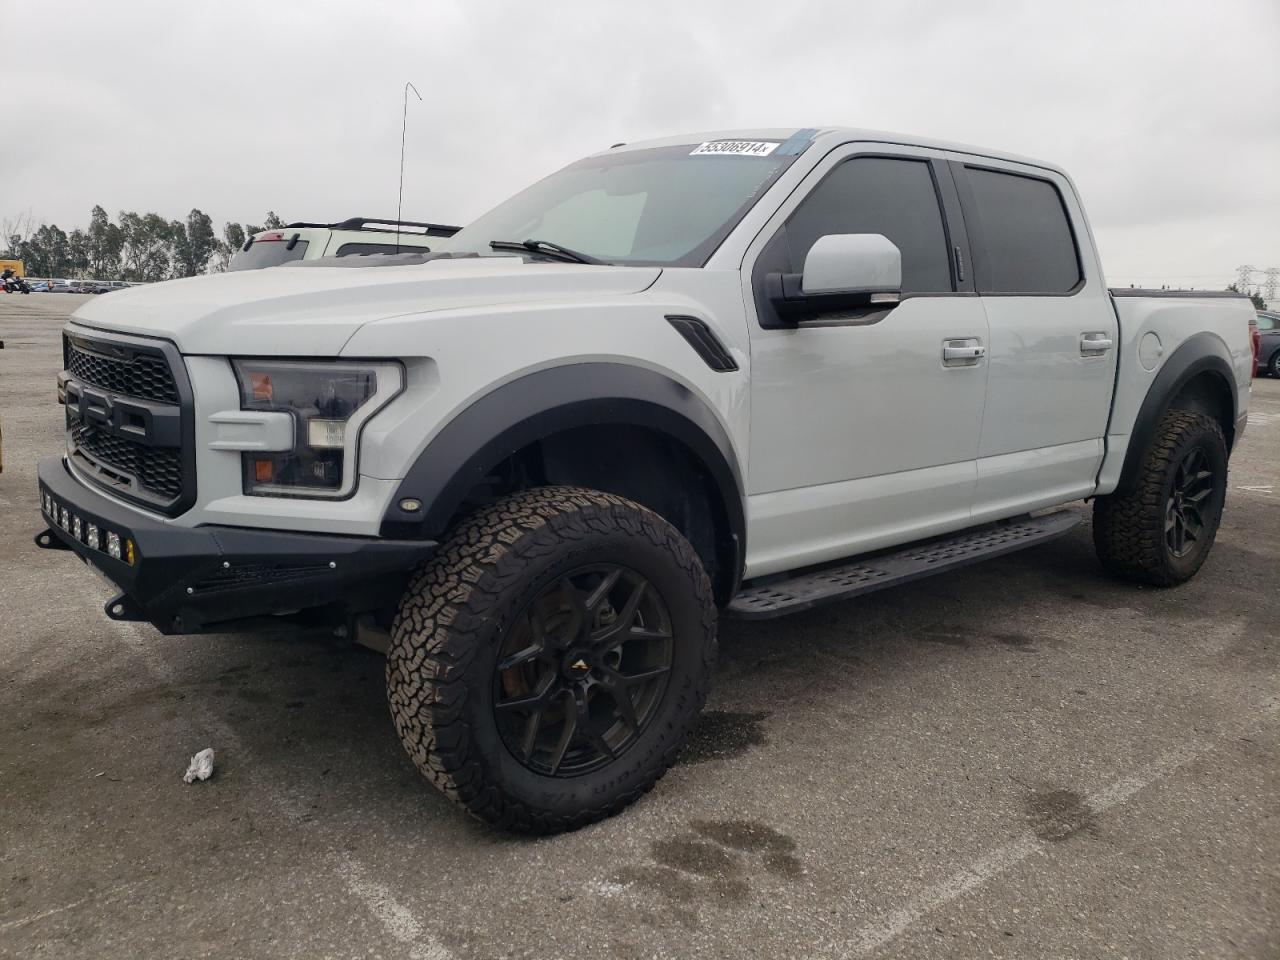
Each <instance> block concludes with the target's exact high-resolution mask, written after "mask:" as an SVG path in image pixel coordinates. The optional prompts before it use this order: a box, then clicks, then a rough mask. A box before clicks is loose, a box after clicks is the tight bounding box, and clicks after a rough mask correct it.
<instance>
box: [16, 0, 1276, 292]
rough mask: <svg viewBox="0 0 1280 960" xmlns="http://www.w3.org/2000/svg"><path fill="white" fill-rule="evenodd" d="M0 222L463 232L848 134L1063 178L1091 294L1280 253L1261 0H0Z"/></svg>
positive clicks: (1268, 4) (1217, 281) (1270, 2)
mask: <svg viewBox="0 0 1280 960" xmlns="http://www.w3.org/2000/svg"><path fill="white" fill-rule="evenodd" d="M0 12H2V13H3V20H2V21H0V22H2V23H3V24H4V30H5V36H4V40H3V45H2V46H0V91H3V95H4V102H5V103H6V105H7V108H8V111H9V112H8V114H7V116H6V118H5V120H4V122H3V127H0V131H2V132H0V218H4V217H6V216H13V215H14V214H17V213H20V212H24V211H26V210H28V209H29V210H30V212H31V213H32V214H33V215H34V216H35V217H36V218H37V220H44V221H53V222H56V223H58V224H59V225H60V226H62V227H63V228H64V229H70V228H71V227H73V226H79V225H83V224H84V223H85V222H87V220H88V214H89V209H90V208H91V207H92V206H93V205H94V204H95V203H97V204H102V206H104V207H105V208H106V209H107V210H108V211H109V212H110V213H111V215H112V216H113V217H114V216H116V215H117V214H118V213H119V211H120V210H139V211H147V210H155V211H158V212H160V213H162V214H163V215H164V216H166V217H169V218H181V217H184V216H185V215H186V213H187V211H188V210H189V209H190V208H191V207H193V206H196V207H199V208H200V209H202V210H204V211H205V212H206V213H209V214H210V215H211V216H212V217H213V218H214V221H215V222H216V223H217V225H218V227H219V228H221V225H222V223H223V221H225V220H240V221H251V222H261V220H262V218H263V216H264V215H265V213H266V211H267V210H268V209H272V210H275V211H277V212H278V213H280V214H281V215H282V216H284V217H285V218H286V219H291V220H329V219H341V218H344V217H348V216H353V215H357V214H359V215H373V216H394V214H395V207H396V178H397V172H398V167H399V159H400V122H401V93H402V89H403V85H404V82H405V81H406V80H411V81H413V83H414V84H416V86H417V87H418V89H419V90H420V91H421V92H422V95H423V98H424V100H423V102H421V103H419V102H417V101H411V102H410V104H409V117H408V143H407V163H406V176H405V188H404V216H405V218H406V219H417V220H437V221H444V222H456V223H466V222H467V221H468V220H470V219H473V218H474V217H475V216H477V215H479V214H480V213H482V212H483V211H484V210H485V209H487V208H488V207H490V206H492V205H493V204H494V203H496V202H497V201H499V200H501V199H502V198H503V197H505V196H507V195H508V194H510V193H511V192H513V191H514V190H516V189H518V188H520V187H521V186H523V185H525V184H526V183H528V182H530V181H532V180H534V179H536V178H538V177H541V176H542V175H544V174H546V173H548V172H550V171H551V170H553V169H555V168H557V167H559V166H562V165H563V164H565V163H567V162H569V161H571V160H574V159H576V158H577V157H579V156H581V155H583V154H586V153H590V152H593V151H595V150H598V149H600V148H602V147H606V146H608V145H609V144H612V143H615V142H617V141H635V140H640V139H644V138H646V137H653V136H662V135H667V134H672V133H680V132H684V131H697V130H705V129H719V128H726V127H734V126H825V125H835V124H838V125H848V126H857V127H866V128H872V129H882V130H895V131H902V132H908V133H918V134H923V135H927V136H933V137H939V138H944V139H951V140H959V141H964V142H967V143H974V144H980V145H984V146H990V147H994V148H999V149H1004V150H1010V151H1014V152H1017V153H1022V154H1026V155H1029V156H1033V157H1039V158H1043V159H1046V160H1050V161H1054V162H1056V163H1059V164H1061V165H1062V166H1064V167H1066V168H1067V169H1068V171H1070V172H1071V173H1072V175H1073V176H1074V178H1075V180H1076V183H1077V186H1078V187H1079V188H1080V190H1081V192H1082V194H1083V197H1084V202H1085V206H1086V208H1087V210H1088V211H1089V213H1090V216H1091V219H1092V223H1093V227H1094V231H1095V234H1096V235H1097V237H1098V240H1099V243H1100V245H1101V247H1102V253H1103V261H1104V266H1105V268H1106V270H1107V274H1108V279H1109V280H1110V281H1111V282H1112V283H1129V282H1148V283H1152V282H1154V283H1157V284H1158V283H1160V282H1169V283H1175V282H1180V283H1183V284H1186V285H1196V286H1207V285H1215V286H1220V285H1222V284H1223V283H1225V282H1226V281H1228V280H1230V279H1231V278H1232V276H1233V271H1234V268H1235V267H1236V266H1237V265H1239V264H1241V263H1252V264H1254V265H1255V266H1258V267H1270V266H1280V0H1214V2H1212V3H1209V2H1205V0H1196V2H1170V0H1148V2H1139V0H1130V2H1122V0H1098V2H1080V0H1077V2H1074V3H1051V2H995V0H991V2H984V0H963V2H954V0H948V2H943V0H882V2H873V3H872V2H852V0H850V2H834V0H833V2H799V0H775V2H769V3H759V2H747V0H715V2H698V0H684V2H665V0H662V2H655V0H631V2H626V3H622V2H617V3H615V2H606V0H589V2H560V0H540V2H521V3H514V2H512V3H507V2H503V0H490V2H487V3H477V2H471V3H467V2H458V3H449V2H441V0H416V2H410V0H400V2H374V0H356V2H352V0H344V2H320V0H307V2H283V0H272V2H263V0H253V2H238V0H235V2H233V0H219V2H216V3H185V2H184V3H175V2H173V0H156V2H141V0H112V2H109V3H108V2H101V3H96V2H95V3H91V2H87V0H80V2H65V0H35V2H33V0H0Z"/></svg>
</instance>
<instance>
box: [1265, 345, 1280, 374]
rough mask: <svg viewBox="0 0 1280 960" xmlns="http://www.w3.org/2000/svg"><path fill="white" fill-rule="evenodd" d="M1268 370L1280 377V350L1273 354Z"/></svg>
mask: <svg viewBox="0 0 1280 960" xmlns="http://www.w3.org/2000/svg"><path fill="white" fill-rule="evenodd" d="M1267 372H1268V373H1269V374H1271V375H1272V376H1273V377H1280V350H1277V351H1276V352H1275V353H1273V354H1272V355H1271V362H1270V363H1269V364H1267Z"/></svg>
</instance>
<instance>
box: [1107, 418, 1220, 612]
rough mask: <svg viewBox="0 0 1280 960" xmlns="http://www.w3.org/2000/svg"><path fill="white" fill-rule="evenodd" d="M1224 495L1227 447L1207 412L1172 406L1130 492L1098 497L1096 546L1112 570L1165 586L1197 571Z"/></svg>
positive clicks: (1212, 535) (1213, 533)
mask: <svg viewBox="0 0 1280 960" xmlns="http://www.w3.org/2000/svg"><path fill="white" fill-rule="evenodd" d="M1226 493H1227V445H1226V440H1225V439H1224V438H1223V435H1222V428H1221V427H1220V426H1219V425H1218V422H1217V421H1216V420H1214V419H1213V418H1212V417H1208V416H1205V415H1204V414H1200V413H1192V412H1190V411H1186V410H1170V411H1169V412H1167V413H1166V414H1165V415H1164V417H1163V419H1162V420H1161V421H1160V425H1159V427H1158V428H1157V431H1156V436H1155V439H1154V441H1153V442H1152V444H1151V448H1150V449H1149V450H1148V451H1147V453H1146V456H1145V458H1144V460H1143V464H1142V470H1141V472H1140V474H1139V476H1138V479H1137V482H1136V483H1135V485H1134V487H1133V489H1132V490H1130V491H1129V492H1127V493H1123V494H1118V493H1117V494H1112V495H1110V496H1106V497H1099V498H1098V499H1097V500H1095V501H1094V506H1093V543H1094V547H1095V549H1096V550H1097V552H1098V558H1099V559H1100V560H1101V561H1102V565H1103V566H1104V567H1106V569H1107V570H1108V571H1110V572H1111V573H1113V574H1115V575H1117V576H1120V577H1124V578H1126V579H1128V580H1135V581H1138V582H1141V583H1150V584H1155V585H1157V586H1162V587H1168V586H1173V585H1174V584H1178V583H1183V582H1185V581H1187V580H1189V579H1191V577H1193V576H1195V574H1196V571H1198V570H1199V569H1200V566H1201V565H1202V564H1203V563H1204V561H1205V559H1206V558H1207V557H1208V555H1209V551H1210V549H1211V548H1212V547H1213V541H1214V538H1215V537H1216V536H1217V533H1218V524H1219V522H1220V521H1221V519H1222V507H1223V504H1224V502H1225V501H1226Z"/></svg>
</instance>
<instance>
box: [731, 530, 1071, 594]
mask: <svg viewBox="0 0 1280 960" xmlns="http://www.w3.org/2000/svg"><path fill="white" fill-rule="evenodd" d="M1081 519H1082V518H1081V515H1080V514H1079V513H1077V512H1075V511H1074V510H1060V511H1058V512H1056V513H1050V514H1045V515H1044V516H1040V517H1026V518H1022V519H1019V520H1006V521H1002V522H1001V523H997V524H993V525H990V526H985V527H980V528H978V529H977V530H967V531H965V532H964V533H960V534H956V535H955V536H951V537H945V538H942V539H938V540H929V541H926V542H924V543H914V544H910V545H909V546H906V547H902V548H901V549H898V550H895V551H893V552H890V553H882V554H880V555H878V556H875V557H871V558H864V559H860V560H856V561H853V562H851V563H844V564H840V565H839V566H834V567H825V568H823V569H821V570H811V571H809V572H807V573H802V574H799V575H797V576H794V577H790V578H787V579H782V580H772V581H768V582H765V583H761V584H757V585H751V586H748V587H746V588H744V589H743V590H742V591H741V592H740V593H739V594H738V595H737V596H736V597H734V599H733V602H732V603H730V604H729V610H728V612H729V614H730V615H731V616H734V617H739V618H742V619H746V620H767V619H769V618H770V617H780V616H782V615H783V614H787V613H796V612H798V611H800V610H808V609H809V608H810V607H816V606H819V605H821V604H824V603H834V602H835V601H837V600H848V599H850V598H851V597H857V596H861V595H862V594H865V593H872V592H873V591H876V590H883V589H885V588H886V587H895V586H898V585H899V584H902V583H908V582H910V581H912V580H919V579H920V578H921V577H928V576H932V575H933V574H935V573H945V572H946V571H948V570H955V569H956V568H957V567H963V566H967V565H968V564H971V563H977V562H978V561H980V560H989V559H991V558H992V557H998V556H1000V555H1002V554H1006V553H1013V552H1014V551H1015V550H1021V549H1023V548H1024V547H1031V546H1034V545H1036V544H1038V543H1044V542H1045V541H1046V540H1052V539H1054V538H1055V537H1060V536H1062V535H1063V534H1064V533H1067V532H1068V531H1070V530H1071V529H1072V528H1073V527H1075V526H1076V525H1077V524H1079V523H1080V521H1081Z"/></svg>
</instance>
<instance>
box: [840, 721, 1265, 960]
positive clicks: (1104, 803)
mask: <svg viewBox="0 0 1280 960" xmlns="http://www.w3.org/2000/svg"><path fill="white" fill-rule="evenodd" d="M1277 711H1280V700H1277V701H1271V702H1269V703H1267V704H1266V705H1264V706H1263V707H1262V709H1261V711H1260V713H1261V717H1260V722H1262V723H1265V722H1266V720H1267V719H1269V718H1270V717H1272V716H1274V715H1275V714H1276V713H1277ZM1212 749H1213V744H1211V743H1209V742H1207V741H1192V742H1188V743H1185V744H1181V745H1179V746H1177V747H1174V748H1173V749H1172V750H1169V751H1168V752H1167V753H1165V754H1164V755H1163V756H1161V757H1159V758H1157V759H1156V760H1153V761H1152V762H1151V763H1149V764H1146V765H1144V766H1143V767H1140V768H1139V769H1137V770H1135V771H1134V772H1133V773H1131V774H1129V775H1127V776H1124V777H1121V778H1119V779H1118V780H1115V781H1113V782H1112V783H1110V784H1108V785H1107V786H1105V787H1103V788H1102V789H1100V790H1098V791H1097V792H1095V793H1094V794H1092V795H1091V796H1090V797H1088V799H1087V801H1086V803H1087V805H1088V808H1089V809H1090V810H1091V811H1092V812H1093V813H1095V814H1102V813H1105V812H1106V811H1108V810H1110V809H1112V808H1113V807H1117V806H1120V805H1121V804H1124V803H1126V802H1127V801H1129V800H1130V799H1132V798H1133V797H1134V796H1135V795H1136V794H1138V793H1139V792H1141V791H1142V790H1145V789H1146V788H1147V787H1149V786H1151V785H1153V784H1155V783H1157V782H1158V781H1160V780H1162V779H1164V778H1165V777H1167V776H1169V775H1170V774H1171V773H1174V772H1175V771H1177V770H1178V769H1180V768H1182V767H1184V766H1186V765H1187V764H1188V763H1190V762H1191V761H1192V760H1194V759H1196V758H1197V757H1199V756H1201V755H1203V754H1205V753H1207V752H1209V751H1210V750H1212ZM1051 845H1052V842H1051V841H1049V840H1045V839H1042V838H1040V837H1038V836H1036V835H1035V833H1033V832H1032V831H1030V830H1028V831H1026V832H1025V833H1023V834H1022V835H1021V836H1019V837H1018V838H1017V839H1015V840H1012V841H1010V842H1009V843H1007V844H1004V845H1003V846H1000V847H997V848H995V849H994V850H992V851H990V852H988V853H986V854H983V855H982V856H980V857H978V858H977V859H975V860H973V861H972V862H971V863H969V864H967V865H966V866H964V867H963V868H961V869H960V870H958V871H956V872H955V873H953V874H952V875H951V876H949V877H947V878H946V879H945V880H943V881H941V882H940V883H936V884H934V885H933V886H930V887H927V888H926V889H924V890H922V891H921V892H920V893H919V894H917V895H916V896H915V897H913V898H911V900H910V901H908V903H907V904H906V905H905V906H903V907H900V908H899V909H897V910H894V911H892V912H891V913H889V914H887V915H886V916H884V917H882V918H881V919H880V920H878V921H876V922H875V923H870V924H867V925H866V926H864V927H863V928H862V929H861V930H859V931H858V932H857V933H856V934H855V935H854V936H853V937H851V938H850V939H849V940H848V941H847V942H846V943H845V944H843V945H842V947H841V948H840V949H838V950H836V951H835V952H834V956H838V957H847V956H866V955H868V954H870V953H872V952H873V951H875V950H877V949H878V948H880V947H882V946H884V945H885V944H887V943H889V942H890V941H892V940H894V939H895V938H897V937H898V936H900V935H901V934H903V933H905V932H906V931H907V930H908V929H910V928H911V927H913V926H915V925H916V924H917V923H918V922H920V921H921V920H923V919H924V918H925V917H926V916H927V915H929V914H931V913H933V912H934V911H936V910H939V909H940V908H942V907H944V906H946V905H947V904H949V903H951V902H952V901H953V900H957V899H959V898H960V897H963V896H964V895H965V894H968V893H970V892H972V891H974V890H976V889H978V888H979V887H981V886H983V885H984V884H986V883H987V882H988V881H990V880H993V879H994V878H996V877H997V876H999V875H1000V874H1002V873H1005V872H1007V871H1008V870H1010V869H1012V868H1013V867H1015V866H1017V865H1018V864H1020V863H1022V862H1023V861H1024V860H1027V859H1028V858H1030V857H1032V856H1036V855H1038V854H1041V853H1044V852H1045V851H1047V850H1048V849H1049V848H1050V846H1051Z"/></svg>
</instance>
